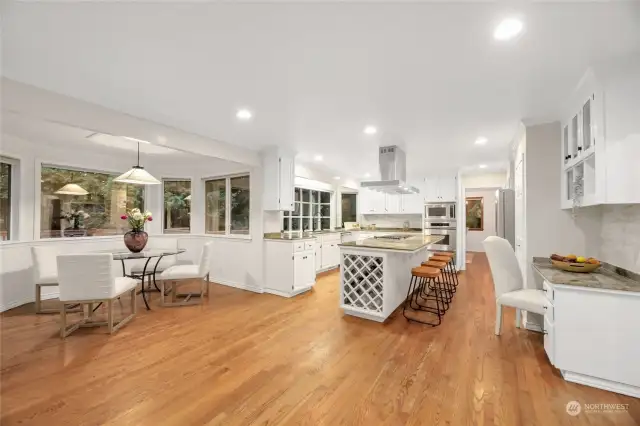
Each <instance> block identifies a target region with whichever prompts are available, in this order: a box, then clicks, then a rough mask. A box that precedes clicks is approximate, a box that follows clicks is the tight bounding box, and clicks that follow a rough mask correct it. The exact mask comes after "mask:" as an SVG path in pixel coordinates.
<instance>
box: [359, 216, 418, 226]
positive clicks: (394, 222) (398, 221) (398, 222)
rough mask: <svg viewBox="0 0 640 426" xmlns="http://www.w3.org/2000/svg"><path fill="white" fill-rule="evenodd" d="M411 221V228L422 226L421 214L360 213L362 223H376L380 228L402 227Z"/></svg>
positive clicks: (363, 224)
mask: <svg viewBox="0 0 640 426" xmlns="http://www.w3.org/2000/svg"><path fill="white" fill-rule="evenodd" d="M406 221H409V227H410V228H422V215H420V214H363V215H360V225H362V226H365V225H371V224H375V225H376V226H377V227H378V228H402V225H403V223H404V222H406Z"/></svg>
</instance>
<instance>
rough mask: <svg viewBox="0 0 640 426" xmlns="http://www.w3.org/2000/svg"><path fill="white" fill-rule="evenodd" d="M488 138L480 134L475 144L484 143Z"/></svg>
mask: <svg viewBox="0 0 640 426" xmlns="http://www.w3.org/2000/svg"><path fill="white" fill-rule="evenodd" d="M488 140H489V139H487V138H485V137H484V136H480V137H479V138H478V139H476V145H484V144H485V143H487V141H488Z"/></svg>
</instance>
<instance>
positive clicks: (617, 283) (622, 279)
mask: <svg viewBox="0 0 640 426" xmlns="http://www.w3.org/2000/svg"><path fill="white" fill-rule="evenodd" d="M533 268H534V269H535V270H536V271H538V273H539V274H540V275H542V278H544V279H545V280H547V281H548V282H550V283H551V284H557V285H566V286H574V287H587V288H596V289H601V290H618V291H631V292H640V280H639V279H638V278H639V277H638V276H637V275H636V274H634V273H633V272H629V271H626V270H624V269H621V268H616V267H615V266H613V265H610V264H608V263H604V262H603V263H602V267H600V268H599V269H598V270H597V271H595V272H590V273H579V272H568V271H563V270H561V269H557V268H555V267H554V266H553V265H552V264H551V261H550V260H549V259H547V258H546V257H534V258H533ZM625 275H626V276H625Z"/></svg>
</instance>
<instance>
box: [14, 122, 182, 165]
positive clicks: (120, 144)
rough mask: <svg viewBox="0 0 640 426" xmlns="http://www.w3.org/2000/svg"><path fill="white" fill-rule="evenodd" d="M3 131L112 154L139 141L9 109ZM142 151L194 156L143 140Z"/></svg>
mask: <svg viewBox="0 0 640 426" xmlns="http://www.w3.org/2000/svg"><path fill="white" fill-rule="evenodd" d="M2 132H3V133H4V134H8V135H13V136H17V137H19V138H22V139H25V140H28V141H30V142H40V143H44V144H54V145H56V144H58V145H65V144H75V145H78V146H85V147H88V146H92V147H93V148H92V149H100V150H102V151H105V152H111V153H112V154H122V153H124V152H136V151H137V149H138V143H137V142H135V141H132V140H128V139H125V138H123V137H120V136H113V135H107V134H104V133H96V132H94V131H92V130H87V129H82V128H79V127H73V126H69V125H65V124H60V123H54V122H50V121H45V120H41V119H38V118H34V117H30V116H26V115H23V114H18V113H14V112H11V111H7V110H3V111H2ZM140 152H141V153H144V154H151V155H171V156H176V155H179V156H183V157H185V158H193V156H192V155H191V154H186V153H182V152H180V151H176V150H174V149H170V148H165V147H162V146H158V145H152V144H149V143H141V144H140Z"/></svg>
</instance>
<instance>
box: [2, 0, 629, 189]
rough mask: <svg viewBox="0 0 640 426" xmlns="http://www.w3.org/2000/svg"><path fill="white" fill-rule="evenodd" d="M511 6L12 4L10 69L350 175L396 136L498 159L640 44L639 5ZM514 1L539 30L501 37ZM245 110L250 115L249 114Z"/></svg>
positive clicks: (443, 161) (413, 148)
mask: <svg viewBox="0 0 640 426" xmlns="http://www.w3.org/2000/svg"><path fill="white" fill-rule="evenodd" d="M507 4H510V3H507V2H490V3H456V4H444V3H430V4H417V3H403V4H395V5H393V4H384V3H367V4H364V3H357V4H356V3H350V4H348V3H331V4H292V3H274V4H232V3H217V4H203V3H190V4H182V5H177V4H166V3H155V4H147V3H144V4H131V3H129V4H124V3H118V4H105V3H69V4H65V3H56V4H44V3H29V2H12V3H11V4H8V5H6V4H5V10H4V16H3V18H4V19H3V34H2V36H3V61H2V62H3V64H2V65H3V75H5V76H7V77H9V78H12V79H15V80H19V81H22V82H25V83H29V84H33V85H35V86H39V87H42V88H45V89H48V90H52V91H54V92H58V93H62V94H66V95H69V96H73V97H76V98H79V99H83V100H86V101H89V102H94V103H97V104H100V105H103V106H106V107H109V108H112V109H116V110H119V111H122V112H126V113H128V114H131V115H135V116H138V117H141V118H146V119H149V120H153V121H157V122H160V123H164V124H167V125H170V126H174V127H177V128H181V129H184V130H187V131H189V132H194V133H198V134H201V135H204V136H208V137H211V138H215V139H217V140H223V141H227V142H229V143H232V144H239V145H241V146H245V147H250V148H255V149H258V148H260V147H262V146H265V145H273V144H279V145H283V146H290V147H294V148H295V149H296V150H297V151H298V152H299V153H300V154H299V155H300V159H302V160H303V161H304V160H307V161H312V158H313V156H314V155H316V154H321V155H322V156H323V157H324V161H323V166H324V167H326V168H327V169H329V170H331V171H335V173H336V174H340V175H342V176H344V177H355V178H359V177H362V176H363V175H364V174H365V173H372V174H373V175H374V176H375V173H376V171H377V163H378V162H377V149H376V147H377V146H378V145H379V144H382V143H387V142H391V143H395V142H398V143H400V144H401V145H403V146H404V148H405V150H406V152H407V158H408V164H407V166H408V169H409V172H410V174H418V173H419V174H423V175H424V174H425V171H426V170H427V168H436V169H447V168H458V167H466V168H469V167H471V168H472V167H474V166H475V165H477V164H480V163H485V164H490V165H492V166H493V165H495V164H502V163H503V162H504V161H505V160H506V159H507V155H508V152H507V146H508V143H509V141H510V139H511V138H512V136H513V134H514V133H515V131H516V127H517V123H518V122H519V120H521V119H523V118H528V119H533V120H549V119H557V118H560V116H559V113H558V111H559V108H560V107H561V105H562V102H563V101H564V100H565V99H566V97H567V94H568V93H570V92H571V90H572V89H573V87H574V86H575V84H576V83H577V82H578V80H579V79H580V77H581V76H582V74H583V73H584V71H585V70H586V69H587V67H588V66H589V65H591V64H594V63H598V62H602V61H608V60H610V59H613V58H618V57H620V56H623V55H628V54H631V53H633V52H635V53H637V52H640V4H639V3H638V2H613V3H611V2H607V3H592V2H589V3H579V2H568V3H560V2H558V3H547V2H542V3H538V2H536V3H524V2H523V3H519V7H518V8H517V9H514V8H513V7H512V6H505V5H507ZM514 14H516V15H519V16H521V17H522V19H523V20H524V22H525V33H524V34H523V35H522V36H521V37H520V38H519V40H517V42H511V43H499V42H497V41H494V40H493V38H492V31H493V28H494V27H495V25H496V24H497V22H499V20H500V19H502V18H503V17H505V16H511V15H514ZM243 107H246V108H249V109H250V110H252V111H253V112H254V118H253V120H251V121H250V122H238V120H237V119H236V118H235V112H236V110H237V109H238V108H243ZM368 124H373V125H376V126H377V127H378V129H379V130H380V131H379V133H378V135H375V136H373V137H372V136H365V135H364V134H363V133H362V129H363V128H364V127H365V125H368ZM480 135H482V136H486V137H487V138H488V139H489V142H488V143H487V144H486V146H484V147H477V146H475V145H474V143H473V142H474V140H475V139H476V137H478V136H480Z"/></svg>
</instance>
